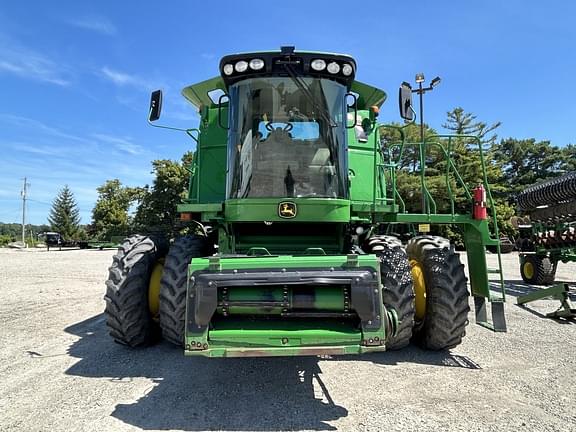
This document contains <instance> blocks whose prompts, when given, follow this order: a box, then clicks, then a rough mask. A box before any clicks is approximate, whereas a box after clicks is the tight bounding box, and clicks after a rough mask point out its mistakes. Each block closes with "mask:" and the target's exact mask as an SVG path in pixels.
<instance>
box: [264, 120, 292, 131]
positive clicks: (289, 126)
mask: <svg viewBox="0 0 576 432" xmlns="http://www.w3.org/2000/svg"><path fill="white" fill-rule="evenodd" d="M278 123H282V124H284V127H283V128H282V130H283V131H284V132H290V131H291V130H292V128H293V127H294V125H293V124H292V123H288V122H268V123H266V130H267V131H269V132H274V131H275V130H276V128H275V127H274V124H278Z"/></svg>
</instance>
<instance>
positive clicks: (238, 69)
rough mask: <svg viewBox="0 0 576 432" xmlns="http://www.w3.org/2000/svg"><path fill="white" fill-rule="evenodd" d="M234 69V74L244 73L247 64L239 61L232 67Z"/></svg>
mask: <svg viewBox="0 0 576 432" xmlns="http://www.w3.org/2000/svg"><path fill="white" fill-rule="evenodd" d="M234 69H235V70H236V72H246V69H248V62H245V61H244V60H240V61H239V62H238V63H236V64H235V65H234Z"/></svg>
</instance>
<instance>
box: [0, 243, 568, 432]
mask: <svg viewBox="0 0 576 432" xmlns="http://www.w3.org/2000/svg"><path fill="white" fill-rule="evenodd" d="M113 254H114V251H98V250H70V251H50V252H46V251H44V250H29V251H14V250H6V249H0V295H1V299H2V301H1V303H0V329H1V330H0V346H1V349H0V430H2V431H52V430H53V431H132V430H185V431H199V430H207V429H208V430H211V429H216V430H220V429H222V430H227V431H249V430H257V431H261V430H286V429H287V430H308V429H312V430H343V431H356V430H358V431H397V430H398V431H400V430H401V431H417V430H418V431H430V430H440V431H492V430H493V431H503V430H504V431H516V430H537V431H574V430H576V396H575V392H574V390H575V389H576V325H574V324H575V323H574V322H557V321H553V320H550V319H546V318H543V317H542V314H543V313H546V312H549V311H552V310H554V309H555V308H556V307H557V306H558V302H557V301H551V300H544V301H539V302H537V303H535V304H533V305H532V306H530V307H531V309H523V308H520V307H518V306H516V305H515V296H517V295H519V294H522V293H525V292H530V291H531V290H533V289H534V288H531V287H528V286H526V285H525V284H523V283H522V282H521V278H520V274H519V270H518V257H517V255H515V254H510V255H505V256H504V268H505V276H506V280H507V285H508V288H509V290H510V291H509V293H510V297H509V299H508V305H507V319H508V327H509V331H508V333H505V334H502V333H498V334H495V333H492V332H490V331H488V330H486V329H483V328H481V327H479V326H477V325H474V324H471V325H470V326H469V327H468V329H469V330H468V335H467V336H466V338H465V339H464V342H463V344H462V345H460V346H459V347H457V348H456V349H454V350H453V351H452V352H451V353H434V352H426V351H422V350H420V349H418V348H416V347H413V346H410V347H408V348H407V349H404V350H402V351H399V352H391V353H382V354H373V355H366V356H363V357H340V358H280V359H212V360H208V359H202V358H185V357H184V356H183V354H182V352H181V350H179V349H177V348H175V347H173V346H171V345H170V344H168V343H165V342H164V343H161V344H159V345H157V346H154V347H151V348H147V349H139V350H130V349H127V348H125V347H123V346H120V345H118V344H115V343H113V342H112V340H111V339H110V338H109V337H108V336H107V331H106V327H105V323H104V316H103V314H102V311H103V309H104V301H103V299H102V296H103V293H104V280H105V279H106V275H107V267H108V265H109V264H110V262H111V257H112V255H113ZM494 259H495V257H494V256H493V255H489V260H490V261H493V260H494ZM558 279H559V280H571V281H573V282H575V281H576V265H575V264H570V265H567V264H565V265H563V264H560V266H559V271H558ZM470 319H471V321H473V317H472V316H471V317H470Z"/></svg>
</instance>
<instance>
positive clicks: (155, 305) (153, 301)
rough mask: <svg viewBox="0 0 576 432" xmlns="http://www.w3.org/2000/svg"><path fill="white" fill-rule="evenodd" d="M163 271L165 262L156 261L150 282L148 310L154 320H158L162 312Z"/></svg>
mask: <svg viewBox="0 0 576 432" xmlns="http://www.w3.org/2000/svg"><path fill="white" fill-rule="evenodd" d="M163 271H164V260H158V261H156V263H155V264H154V268H153V269H152V273H151V274H150V281H149V282H148V309H149V310H150V314H151V315H152V318H153V319H154V320H158V312H159V310H160V279H162V272H163Z"/></svg>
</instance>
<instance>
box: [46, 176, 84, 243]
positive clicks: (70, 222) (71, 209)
mask: <svg viewBox="0 0 576 432" xmlns="http://www.w3.org/2000/svg"><path fill="white" fill-rule="evenodd" d="M48 223H49V224H50V228H51V229H52V230H53V231H56V232H58V233H60V235H61V236H62V237H63V238H64V239H66V240H69V239H74V238H76V234H77V233H78V229H79V227H80V210H79V209H78V204H77V203H76V199H75V198H74V194H73V193H72V191H71V190H70V188H69V187H68V185H65V186H64V188H63V189H61V190H60V192H58V195H57V196H56V198H55V199H54V201H53V202H52V209H51V210H50V215H49V216H48Z"/></svg>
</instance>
